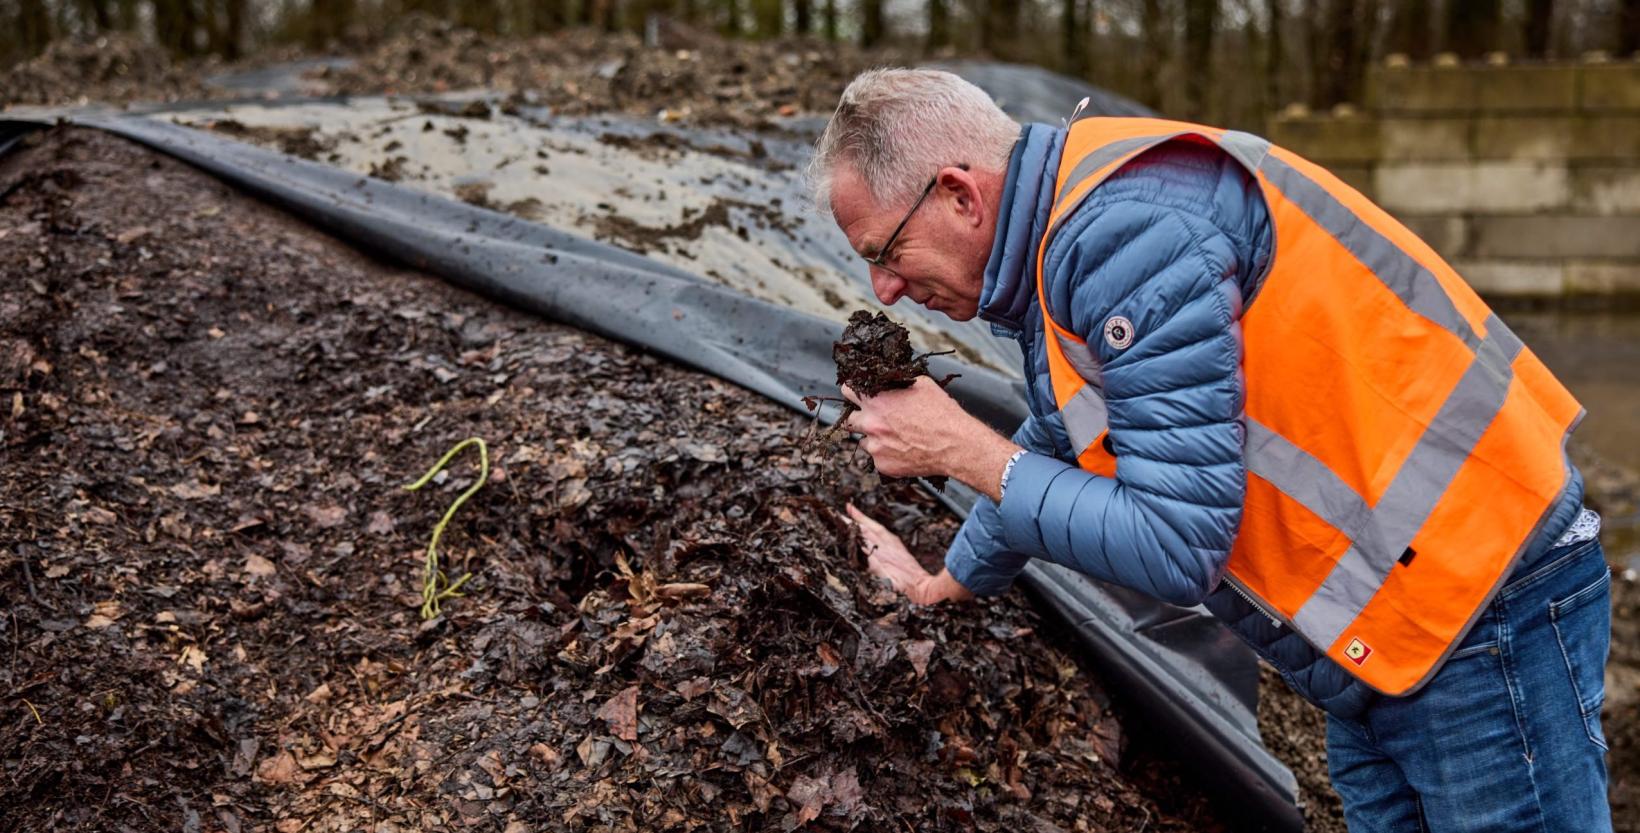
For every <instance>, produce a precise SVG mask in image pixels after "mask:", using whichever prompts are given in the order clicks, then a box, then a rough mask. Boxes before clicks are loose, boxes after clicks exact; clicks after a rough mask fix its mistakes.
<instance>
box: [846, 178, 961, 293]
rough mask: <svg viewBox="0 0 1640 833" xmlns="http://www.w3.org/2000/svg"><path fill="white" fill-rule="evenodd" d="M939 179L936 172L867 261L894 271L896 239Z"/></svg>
mask: <svg viewBox="0 0 1640 833" xmlns="http://www.w3.org/2000/svg"><path fill="white" fill-rule="evenodd" d="M957 167H959V168H961V169H963V170H965V171H966V170H968V166H967V165H966V164H963V165H958V166H957ZM939 181H940V175H939V174H934V176H933V178H932V179H930V180H928V184H927V185H924V186H923V189H922V193H921V194H918V195H917V201H916V202H914V203H912V204H911V210H910V211H907V212H906V213H905V216H904V217H901V218H900V224H899V225H897V226H895V227H894V231H893V232H892V233H890V234H889V235H888V239H887V240H885V241H883V245H882V248H880V249H878V250H877V256H876V257H868V258H866V262H867V263H869V264H871V265H872V266H875V267H877V268H879V269H888V271H890V272H892V271H894V270H893V269H889V266H888V256H889V253H891V252H893V251H894V241H896V240H898V239H900V232H902V231H905V224H906V223H909V222H911V215H913V214H915V213H917V208H918V207H919V206H921V205H922V204H923V200H926V199H928V195H929V193H931V192H932V191H933V190H934V183H936V182H939Z"/></svg>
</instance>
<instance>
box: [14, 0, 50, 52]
mask: <svg viewBox="0 0 1640 833" xmlns="http://www.w3.org/2000/svg"><path fill="white" fill-rule="evenodd" d="M52 34H53V33H52V26H51V12H50V10H48V9H47V8H46V4H45V0H18V4H17V40H18V42H19V43H21V44H22V47H23V55H22V57H23V58H25V59H27V58H32V57H34V56H35V55H38V54H40V53H41V52H43V51H45V48H46V46H47V45H48V44H50V43H51V38H52Z"/></svg>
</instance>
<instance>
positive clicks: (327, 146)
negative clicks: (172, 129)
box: [177, 119, 336, 161]
mask: <svg viewBox="0 0 1640 833" xmlns="http://www.w3.org/2000/svg"><path fill="white" fill-rule="evenodd" d="M177 123H178V124H186V125H187V126H188V127H203V128H205V129H206V130H211V131H214V132H217V133H222V134H224V135H228V136H232V137H234V138H236V139H245V140H247V141H252V142H256V143H258V144H263V145H267V146H269V147H274V148H278V149H279V151H280V152H281V153H288V154H290V155H291V156H300V157H301V158H303V159H312V160H315V161H317V160H318V159H319V158H320V157H321V156H324V155H328V154H329V153H330V152H331V151H334V150H335V149H336V139H335V138H333V137H328V136H324V135H323V134H321V133H320V132H319V130H318V129H317V128H314V127H251V126H250V125H247V124H245V123H244V122H241V121H239V120H238V119H212V120H209V121H204V122H184V121H182V120H180V119H178V120H177Z"/></svg>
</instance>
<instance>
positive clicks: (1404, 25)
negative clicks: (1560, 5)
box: [1385, 0, 1533, 61]
mask: <svg viewBox="0 0 1640 833" xmlns="http://www.w3.org/2000/svg"><path fill="white" fill-rule="evenodd" d="M1528 2H1533V0H1528ZM1394 3H1395V5H1394V6H1392V7H1391V9H1390V22H1389V35H1388V38H1387V41H1386V43H1385V49H1386V50H1387V51H1389V52H1397V53H1400V54H1402V55H1405V56H1407V57H1409V58H1411V59H1413V60H1415V61H1422V60H1424V59H1426V58H1428V57H1429V56H1430V54H1431V53H1432V52H1433V51H1434V50H1433V48H1432V47H1433V45H1432V44H1431V42H1430V41H1431V38H1430V27H1431V24H1432V22H1433V19H1434V9H1433V8H1432V6H1431V4H1430V0H1394Z"/></svg>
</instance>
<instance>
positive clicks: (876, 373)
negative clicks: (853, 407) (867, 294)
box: [831, 309, 928, 396]
mask: <svg viewBox="0 0 1640 833" xmlns="http://www.w3.org/2000/svg"><path fill="white" fill-rule="evenodd" d="M831 359H832V361H834V362H836V363H837V384H838V385H839V386H842V385H847V386H848V387H850V388H853V389H854V390H855V391H856V392H858V393H860V394H861V395H864V396H876V395H877V394H879V393H882V392H883V391H885V390H900V389H902V388H909V387H911V384H912V383H913V382H915V381H917V377H919V376H927V375H928V355H918V354H917V351H916V350H914V349H912V347H911V333H910V331H908V330H907V329H906V328H904V327H902V326H900V325H899V324H897V323H895V322H894V321H891V320H889V317H888V316H887V315H884V314H883V313H880V312H879V313H872V312H870V311H869V310H863V309H862V310H855V311H854V313H853V314H851V315H849V317H848V326H847V327H844V328H843V337H842V338H839V339H837V341H836V342H833V343H832V346H831Z"/></svg>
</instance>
